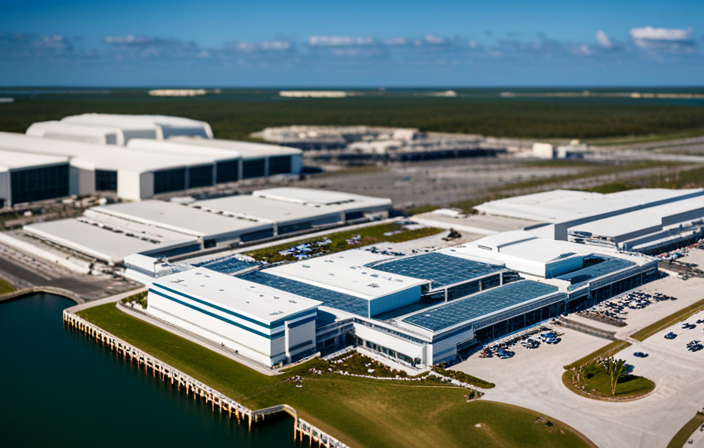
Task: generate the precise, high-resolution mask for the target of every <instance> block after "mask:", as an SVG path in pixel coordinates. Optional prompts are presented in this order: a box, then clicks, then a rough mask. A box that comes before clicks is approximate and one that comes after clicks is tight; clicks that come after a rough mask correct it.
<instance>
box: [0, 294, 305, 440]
mask: <svg viewBox="0 0 704 448" xmlns="http://www.w3.org/2000/svg"><path fill="white" fill-rule="evenodd" d="M72 305H73V302H71V301H69V300H67V299H64V298H62V297H58V296H54V295H50V294H37V295H34V296H31V297H28V298H25V299H22V300H17V301H14V302H9V303H3V304H0V440H1V442H0V445H2V446H3V447H8V448H9V447H12V448H14V447H19V446H42V447H44V446H68V445H69V444H71V445H73V446H100V447H101V448H102V447H119V448H125V447H126V446H139V447H142V446H145V447H146V446H150V447H162V446H173V447H180V446H185V447H195V446H207V447H208V448H213V447H228V448H232V447H293V446H296V445H297V444H294V442H293V420H292V419H291V418H282V419H280V420H278V421H277V422H273V421H272V422H269V424H267V425H265V426H259V427H256V428H253V430H252V431H251V432H249V431H248V430H247V427H246V426H238V425H237V424H236V423H231V422H229V421H228V417H227V414H224V415H221V414H216V413H213V412H212V410H211V408H210V406H209V405H205V404H203V402H201V401H195V400H194V399H193V398H187V397H186V395H185V394H184V393H179V392H177V391H176V389H174V388H172V387H171V386H170V385H166V384H164V383H162V382H161V380H158V379H157V378H154V377H152V375H151V374H149V375H146V374H145V373H144V371H143V370H142V371H139V370H138V369H137V368H136V367H131V366H130V363H129V362H124V361H123V360H122V358H118V357H117V356H116V355H115V354H113V353H111V352H110V349H109V348H104V347H103V346H100V345H97V344H96V343H95V342H94V341H92V340H89V339H88V338H86V337H84V336H83V335H81V334H79V333H77V332H74V331H71V330H68V329H64V328H63V324H62V319H61V311H62V310H63V309H64V308H67V307H69V306H72ZM235 422H236V420H235ZM306 446H307V444H306Z"/></svg>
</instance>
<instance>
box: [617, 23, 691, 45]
mask: <svg viewBox="0 0 704 448" xmlns="http://www.w3.org/2000/svg"><path fill="white" fill-rule="evenodd" d="M631 38H632V39H633V43H634V44H635V45H636V46H637V47H640V48H646V49H657V48H662V49H670V50H689V49H691V48H692V47H694V45H695V43H694V41H693V40H692V29H691V28H687V29H680V28H653V27H652V26H646V27H643V28H633V29H631Z"/></svg>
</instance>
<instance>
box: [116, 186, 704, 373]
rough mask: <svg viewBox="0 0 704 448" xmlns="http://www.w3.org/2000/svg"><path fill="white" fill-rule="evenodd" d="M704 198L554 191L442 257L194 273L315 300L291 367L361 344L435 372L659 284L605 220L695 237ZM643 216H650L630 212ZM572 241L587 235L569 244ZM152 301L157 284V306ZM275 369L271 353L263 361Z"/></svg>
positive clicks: (320, 261)
mask: <svg viewBox="0 0 704 448" xmlns="http://www.w3.org/2000/svg"><path fill="white" fill-rule="evenodd" d="M703 197H704V195H703V194H702V190H679V191H678V190H640V191H631V192H624V193H616V194H610V195H601V194H594V193H580V192H569V191H555V192H550V193H541V194H537V195H528V196H524V197H518V198H511V199H507V200H502V201H494V202H491V203H486V204H482V205H480V206H478V207H477V209H478V210H480V211H481V212H482V213H485V214H486V215H488V216H509V217H513V218H516V219H521V220H525V222H527V223H529V224H528V225H527V226H526V227H525V228H524V229H521V230H512V231H506V232H499V233H495V234H493V235H489V236H486V237H485V238H482V239H479V240H476V241H472V242H470V243H466V244H464V245H460V246H457V247H453V248H448V249H442V250H439V251H435V252H429V253H422V254H414V255H407V256H391V255H381V254H379V253H374V252H372V251H368V250H363V249H357V250H352V251H346V252H341V253H337V254H332V255H326V256H321V257H317V258H313V259H308V260H304V261H299V262H296V263H291V264H285V265H277V266H267V265H260V264H258V263H256V262H252V261H251V260H249V261H247V260H243V259H241V258H238V257H236V256H229V257H222V258H219V259H215V260H210V261H206V262H200V263H197V264H194V265H193V266H197V269H200V270H203V271H202V272H205V271H206V270H210V271H216V272H220V273H221V274H223V275H229V276H232V277H236V278H238V279H240V280H242V281H243V282H245V283H243V285H244V286H243V290H246V289H247V288H252V287H254V288H256V287H257V285H260V286H266V287H268V288H272V289H274V290H277V291H281V292H282V293H287V294H293V295H296V296H301V297H305V298H307V299H310V300H314V301H317V302H319V305H318V308H317V315H316V316H317V317H316V321H315V348H311V349H310V350H304V351H301V352H300V353H299V354H298V355H295V356H293V357H292V358H291V359H292V360H295V359H297V358H299V357H303V356H306V355H309V354H312V353H314V352H315V351H321V352H329V351H333V350H336V349H339V348H341V347H344V346H348V345H356V346H362V347H365V348H366V349H367V350H372V351H374V352H376V353H378V354H379V355H381V356H385V357H389V358H391V359H393V360H395V361H397V362H400V363H405V364H407V365H410V366H428V365H432V364H436V363H439V362H442V361H454V360H455V359H457V357H458V356H462V354H463V353H465V352H466V351H467V350H471V349H473V348H474V347H476V346H477V345H480V344H484V343H487V342H490V341H492V340H495V339H497V338H501V337H504V336H506V335H509V334H512V333H514V332H517V331H520V330H522V329H524V328H526V327H529V326H532V325H537V324H539V323H541V322H544V321H546V320H548V319H551V318H555V317H557V316H560V315H562V314H564V313H569V312H574V311H578V310H581V309H585V308H587V307H590V306H593V305H594V304H597V303H599V302H601V301H603V300H605V299H608V298H610V297H613V296H616V295H618V294H621V293H623V292H625V291H628V290H631V289H633V288H637V287H639V286H641V285H643V284H645V283H647V282H649V281H652V280H653V279H655V278H657V277H658V276H659V272H658V264H657V260H656V259H654V258H652V257H650V256H648V255H644V254H642V253H638V252H636V251H624V247H623V246H619V245H618V244H606V243H604V241H606V237H607V236H608V235H606V230H608V229H609V220H611V219H617V218H619V217H621V218H622V219H621V220H619V221H618V222H617V224H618V226H616V227H615V229H614V232H613V235H623V237H624V238H627V239H626V241H641V240H642V239H643V238H645V239H646V240H647V242H648V243H650V242H654V241H660V240H663V241H664V240H667V241H672V239H671V238H672V236H673V234H675V233H677V232H681V235H682V236H683V238H685V239H684V240H681V241H689V240H687V239H686V238H688V237H690V236H691V234H690V233H688V232H690V230H691V229H692V227H693V226H696V225H698V223H699V221H698V217H699V216H700V211H701V209H702V205H704V204H702V203H701V200H702V198H703ZM644 213H648V214H649V215H647V216H649V219H647V220H646V219H640V218H638V219H633V218H632V216H629V215H631V214H636V216H637V217H638V216H640V214H644ZM592 224H593V225H594V226H595V227H594V228H593V229H592V231H593V233H592V235H593V238H594V239H595V240H596V239H597V238H596V237H595V236H594V235H600V236H601V238H599V239H598V242H599V244H596V243H593V244H584V243H589V241H586V239H584V237H583V235H584V234H585V232H587V230H586V228H585V227H584V226H587V225H592ZM680 224H681V225H680ZM599 226H600V227H599ZM677 229H679V230H677ZM596 230H599V232H597V231H596ZM578 232H579V233H578ZM663 232H664V233H663ZM568 234H569V235H570V239H571V238H572V235H581V238H582V239H583V240H582V241H568V238H567V236H568ZM558 236H562V238H559V237H558ZM639 238H641V239H639ZM658 244H659V243H658ZM634 247H637V246H634ZM631 249H633V247H631ZM180 269H193V267H192V266H187V265H181V266H180ZM128 270H129V269H128ZM178 275H179V274H178V273H177V274H173V275H165V276H163V277H159V278H158V281H159V282H161V283H164V282H167V281H169V279H170V278H172V277H173V278H178V277H177V276H178ZM232 293H233V294H237V291H233V292H232ZM151 294H154V288H152V291H151V292H150V299H149V300H150V303H151ZM182 311H183V312H184V313H190V311H189V310H188V309H186V308H184V309H183V310H182ZM147 312H150V311H149V309H147ZM160 318H162V319H164V320H166V321H167V322H170V323H171V324H173V325H174V326H177V327H179V326H180V325H181V324H180V321H178V320H176V319H168V318H164V317H163V316H160ZM232 330H233V331H234V330H235V329H234V328H233V329H232ZM211 339H212V340H213V341H214V342H216V343H218V344H224V345H226V346H227V345H228V344H232V342H228V341H227V340H223V339H222V338H218V337H211ZM230 339H233V340H236V338H235V337H232V338H230ZM232 347H233V348H234V347H236V346H235V345H232ZM235 349H237V348H235ZM274 364H277V360H275V359H273V358H271V359H270V360H269V363H268V365H274Z"/></svg>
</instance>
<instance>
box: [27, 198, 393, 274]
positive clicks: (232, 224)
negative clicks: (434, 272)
mask: <svg viewBox="0 0 704 448" xmlns="http://www.w3.org/2000/svg"><path fill="white" fill-rule="evenodd" d="M305 197H308V198H310V200H311V201H312V202H300V201H299V198H305ZM390 209H391V200H389V199H384V198H373V197H369V196H361V195H355V194H347V193H341V192H330V191H325V192H318V191H317V190H309V189H299V188H274V189H271V190H259V191H255V192H254V193H253V194H252V195H251V196H250V195H242V196H229V197H223V198H218V199H209V200H203V201H196V202H194V203H192V204H188V205H185V204H178V203H175V202H166V201H158V200H146V201H141V202H130V203H121V204H111V205H104V206H98V207H93V208H91V209H88V210H86V211H85V212H84V214H83V216H81V217H80V218H77V219H65V220H60V221H51V222H44V223H36V224H31V225H28V226H25V227H24V232H25V233H26V234H28V235H31V236H33V237H36V238H39V239H41V240H44V241H46V242H48V243H51V244H54V245H57V246H59V247H63V248H65V249H67V250H70V251H73V252H77V253H80V254H83V255H84V256H87V257H90V258H93V259H96V260H99V261H103V262H105V263H110V264H119V263H122V261H123V260H124V258H125V257H127V256H128V255H132V254H149V255H154V256H162V257H168V256H174V255H181V254H184V253H191V252H197V251H199V250H202V249H208V248H212V247H216V246H221V247H234V246H237V245H239V244H241V243H248V242H252V241H257V240H263V239H267V238H271V237H274V236H278V235H285V234H295V233H297V232H305V231H310V230H312V229H316V228H325V227H330V226H335V225H340V224H344V223H348V222H356V221H360V220H368V219H374V218H377V217H387V216H388V212H389V210H390ZM142 271H144V272H146V274H145V275H151V274H150V273H152V272H153V267H152V266H146V267H144V266H143V267H142ZM144 272H142V274H144ZM151 276H153V275H151Z"/></svg>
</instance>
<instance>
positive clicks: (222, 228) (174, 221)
mask: <svg viewBox="0 0 704 448" xmlns="http://www.w3.org/2000/svg"><path fill="white" fill-rule="evenodd" d="M90 211H91V212H92V214H91V216H99V214H105V215H109V216H114V217H118V218H121V219H124V220H131V221H137V222H140V223H143V224H147V225H152V226H157V227H162V228H165V229H169V230H173V231H175V232H179V233H183V234H185V235H192V236H198V237H208V236H213V235H220V234H224V233H232V232H237V231H255V230H264V229H269V228H271V227H272V225H271V224H269V223H261V222H252V221H249V220H245V219H238V218H229V217H225V216H222V215H217V214H215V213H209V212H206V211H203V210H197V209H195V208H193V207H189V206H187V205H180V204H175V203H173V202H166V201H157V200H148V201H141V202H127V203H121V204H111V205H103V206H99V207H93V208H92V209H90Z"/></svg>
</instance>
